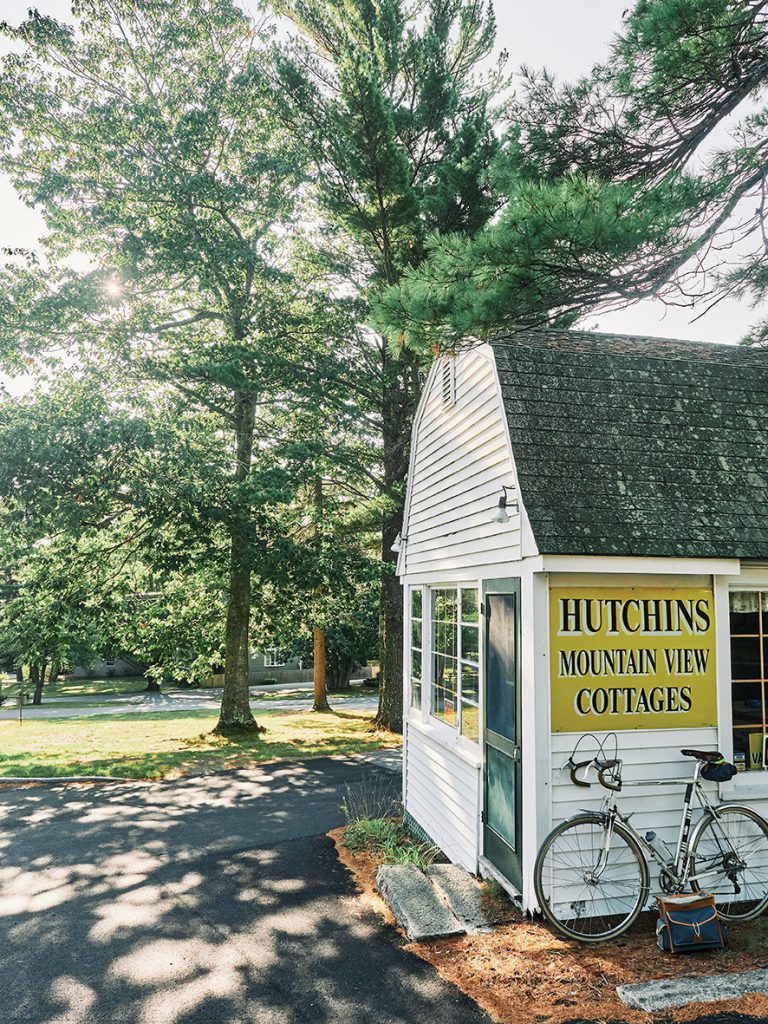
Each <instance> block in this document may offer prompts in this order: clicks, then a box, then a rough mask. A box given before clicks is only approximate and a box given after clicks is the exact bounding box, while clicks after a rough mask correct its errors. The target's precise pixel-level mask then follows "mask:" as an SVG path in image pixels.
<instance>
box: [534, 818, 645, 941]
mask: <svg viewBox="0 0 768 1024" xmlns="http://www.w3.org/2000/svg"><path fill="white" fill-rule="evenodd" d="M578 829H583V830H585V831H584V832H583V838H584V840H585V842H584V843H583V844H582V843H581V842H580V841H579V838H578V835H577V830H578ZM605 829H606V822H605V819H604V818H603V817H601V816H600V815H597V814H579V815H576V816H575V817H573V818H569V819H568V820H567V821H564V822H562V823H561V824H560V825H558V826H557V827H556V828H554V829H552V831H551V832H550V833H549V835H548V836H547V838H546V839H545V840H544V842H543V843H542V844H541V849H540V850H539V852H538V855H537V857H536V863H535V865H534V869H533V877H534V889H535V892H536V899H537V900H538V903H539V906H540V907H541V912H542V914H543V915H544V917H545V918H546V919H547V920H548V921H549V923H550V924H551V925H552V926H553V927H554V928H556V929H557V931H559V932H560V933H561V934H562V935H565V936H567V937H568V938H570V939H576V940H577V941H578V942H605V941H606V940H608V939H614V938H616V937H617V936H619V935H622V934H623V933H624V932H625V931H626V930H627V929H628V928H630V927H631V926H632V925H633V924H634V922H635V921H636V919H637V917H638V915H639V914H640V911H641V910H642V909H643V907H644V906H645V902H646V900H647V899H648V893H649V891H650V887H651V882H650V874H649V871H648V862H647V861H646V859H645V856H644V855H643V852H642V850H641V848H640V845H639V844H638V842H637V841H636V840H635V838H634V836H633V835H632V834H631V833H630V832H629V831H628V830H627V829H626V828H624V827H623V826H622V825H621V824H620V823H619V822H615V823H614V826H613V841H615V840H616V839H618V840H620V842H621V843H622V844H623V847H621V849H623V850H624V853H623V854H622V855H621V856H616V851H617V850H618V849H619V848H618V847H615V846H613V845H612V847H611V855H613V856H611V855H609V862H608V866H610V865H611V863H612V865H613V868H614V871H615V870H616V869H619V870H623V872H624V874H626V875H627V876H628V880H625V879H618V878H617V877H616V876H615V875H614V876H613V877H612V878H606V877H605V871H606V870H607V868H606V869H605V870H604V871H603V872H602V874H601V876H600V879H599V880H597V881H596V882H595V881H588V880H587V879H586V878H585V877H584V875H585V874H586V875H588V873H589V870H590V866H591V867H594V866H595V863H594V862H595V857H596V855H598V856H599V851H600V848H601V842H599V843H596V842H595V839H596V838H600V837H601V836H604V835H605ZM569 832H570V833H572V836H571V838H572V840H573V841H574V842H575V845H576V850H575V851H573V850H571V851H567V850H564V851H563V852H564V853H568V854H569V855H572V860H575V859H578V858H579V857H582V858H583V861H584V863H583V864H581V865H575V864H573V863H571V864H565V865H561V879H560V886H559V890H558V883H557V882H556V881H555V880H554V879H550V878H549V877H548V876H547V872H548V865H547V858H548V857H549V856H550V855H551V854H552V851H553V849H554V848H555V844H557V843H558V842H559V840H560V839H561V838H562V837H563V836H564V835H566V834H567V833H569ZM587 843H588V844H589V849H586V846H587ZM582 846H584V847H585V848H584V849H582ZM564 872H571V873H575V876H576V879H575V880H574V881H573V882H570V883H568V884H569V885H570V886H571V887H572V889H573V892H571V893H568V892H567V889H566V888H565V879H564V877H563V874H564ZM579 874H581V875H582V878H581V879H578V875H579ZM608 886H614V887H617V888H618V889H619V890H621V889H626V890H627V898H625V899H622V897H620V896H619V895H616V894H614V895H610V894H608V892H607V887H608ZM577 887H578V888H577ZM553 891H559V892H560V895H561V900H560V902H559V903H558V902H555V901H553V900H552V898H551V897H552V894H553ZM571 896H575V897H582V896H583V897H587V898H572V899H571V898H570V897H571ZM563 897H564V899H565V902H563ZM625 903H626V905H627V906H626V909H623V907H624V904H625ZM577 908H578V909H577ZM569 910H570V911H574V910H575V911H576V912H575V916H574V915H573V914H571V916H565V915H566V914H567V913H568V911H569ZM590 910H592V911H596V913H594V914H592V913H589V911H590ZM608 910H610V911H611V912H610V913H607V912H605V911H608ZM597 911H602V912H597Z"/></svg>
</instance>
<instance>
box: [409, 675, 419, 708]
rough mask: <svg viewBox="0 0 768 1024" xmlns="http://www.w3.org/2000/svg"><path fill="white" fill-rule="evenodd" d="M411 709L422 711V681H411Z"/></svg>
mask: <svg viewBox="0 0 768 1024" xmlns="http://www.w3.org/2000/svg"><path fill="white" fill-rule="evenodd" d="M411 707H412V708H416V710H417V711H419V710H420V709H421V680H420V679H412V680H411Z"/></svg>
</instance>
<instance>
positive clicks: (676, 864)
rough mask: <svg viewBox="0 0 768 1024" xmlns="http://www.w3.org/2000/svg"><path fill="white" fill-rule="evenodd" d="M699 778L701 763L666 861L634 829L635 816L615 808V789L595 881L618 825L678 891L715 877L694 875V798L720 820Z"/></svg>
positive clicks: (606, 805)
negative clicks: (675, 841)
mask: <svg viewBox="0 0 768 1024" xmlns="http://www.w3.org/2000/svg"><path fill="white" fill-rule="evenodd" d="M700 774H701V762H697V763H696V767H695V770H694V773H693V779H692V780H691V781H690V782H688V783H687V784H686V787H685V796H684V798H683V807H682V815H681V819H680V829H679V832H678V837H677V847H676V849H675V855H674V858H673V859H671V860H668V859H665V858H664V857H663V856H662V854H661V853H660V852H659V851H658V850H657V849H656V848H655V847H654V846H653V845H652V843H651V842H649V841H648V840H647V839H646V838H645V836H643V835H641V834H640V833H639V832H638V831H637V829H636V828H634V826H633V825H632V823H631V822H630V820H629V819H630V818H631V817H632V814H634V812H631V813H630V814H622V812H621V811H620V810H619V808H618V807H617V805H616V802H617V793H618V790H613V789H612V790H611V791H610V793H609V795H608V796H607V797H606V798H605V802H604V804H603V810H602V811H601V812H600V814H601V815H602V816H603V817H604V818H605V819H606V823H607V826H608V827H607V828H606V830H605V840H604V843H603V849H602V851H601V853H600V857H599V860H598V863H597V865H596V866H595V870H594V876H595V878H599V877H600V876H601V875H602V873H603V871H604V870H605V866H606V864H607V863H608V857H609V854H610V849H611V837H612V835H613V827H614V825H615V823H616V822H617V821H619V822H621V824H622V825H623V826H624V828H625V829H626V830H627V831H628V832H629V833H630V834H631V835H632V836H633V838H634V839H635V840H636V841H637V843H638V844H639V846H640V848H641V849H642V850H643V851H644V852H645V854H646V857H648V856H650V858H651V859H652V860H653V861H655V863H656V864H657V865H658V866H659V868H661V869H662V870H663V871H664V872H666V873H667V875H668V876H669V877H671V879H672V880H673V881H674V883H675V885H676V887H677V888H678V891H679V890H682V889H684V888H685V887H686V886H687V885H689V884H690V882H692V881H695V882H697V883H698V882H699V881H700V880H701V879H703V878H706V877H708V875H710V874H715V873H716V872H704V873H702V874H697V875H695V876H694V875H691V855H690V850H691V823H692V821H693V804H694V796H695V798H696V801H697V803H698V804H699V806H700V807H701V809H702V811H703V812H704V813H705V814H706V813H707V812H708V813H709V814H711V815H712V817H713V818H715V819H716V820H717V819H718V818H719V817H720V815H719V813H718V809H717V808H718V805H717V804H713V803H712V802H711V801H710V800H709V798H708V796H707V794H706V793H705V792H704V790H703V788H702V786H701V782H700ZM624 785H638V786H669V785H679V783H677V782H672V781H669V782H668V781H666V780H657V781H651V782H637V783H628V784H627V783H625V784H624ZM588 813H589V812H588ZM700 820H702V819H700ZM720 838H722V837H718V838H717V843H718V846H720ZM725 839H726V841H727V837H725ZM728 845H729V846H730V848H731V852H732V853H735V851H734V850H733V847H732V845H731V844H730V842H728ZM720 852H721V853H723V854H724V853H725V852H726V851H725V850H724V849H721V851H720Z"/></svg>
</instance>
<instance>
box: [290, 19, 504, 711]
mask: <svg viewBox="0 0 768 1024" xmlns="http://www.w3.org/2000/svg"><path fill="white" fill-rule="evenodd" d="M275 6H276V8H277V10H278V11H279V13H280V14H282V15H284V16H286V17H287V18H288V19H290V21H291V22H292V23H293V25H294V26H295V29H296V30H297V31H296V34H295V35H294V36H293V38H292V39H291V41H290V44H289V45H288V46H283V45H282V44H281V47H280V50H279V52H278V55H277V68H278V72H277V73H278V91H279V94H280V95H281V96H282V97H283V100H284V117H285V118H286V120H287V121H288V122H289V123H290V124H292V125H293V127H294V131H295V133H296V136H297V138H299V139H300V140H302V142H303V144H304V145H305V147H306V152H307V155H308V157H309V158H310V160H311V161H312V162H313V164H314V167H315V174H316V180H317V185H318V191H319V197H320V204H321V207H322V209H323V211H324V213H325V215H326V217H327V218H328V219H329V221H330V224H331V225H332V228H333V231H332V232H331V233H330V238H329V241H328V248H329V250H330V251H332V254H333V257H334V258H335V259H336V260H337V261H338V265H339V266H340V267H342V268H344V270H345V273H346V276H347V278H348V280H349V281H351V282H352V285H353V287H354V289H355V292H356V294H357V295H358V296H359V298H360V299H361V302H362V310H361V318H362V319H363V320H366V319H369V318H370V300H371V296H372V294H373V293H374V292H375V291H376V290H377V289H379V288H381V287H384V286H394V285H395V284H396V283H397V282H398V281H399V280H400V279H401V277H402V275H403V273H404V272H405V271H406V270H407V268H409V267H415V266H418V264H419V263H420V262H421V260H422V259H423V257H424V255H425V243H426V239H427V237H428V236H429V234H430V232H433V231H438V230H439V231H445V232H447V231H456V232H462V233H463V232H472V231H476V230H478V229H479V228H480V227H481V226H482V225H483V224H485V223H486V222H487V220H488V218H489V217H490V216H491V214H492V213H493V211H494V202H493V199H492V197H491V196H490V194H489V191H488V188H487V186H486V184H485V172H486V170H487V168H488V166H489V164H490V161H491V159H492V157H493V155H494V153H495V151H496V148H497V141H496V137H495V134H494V123H495V115H494V112H493V111H492V109H491V106H492V99H493V96H494V94H495V92H496V91H497V90H498V89H499V87H500V86H501V85H502V77H501V72H500V68H499V67H496V68H492V69H491V70H490V72H488V73H486V74H485V75H484V74H483V73H482V72H481V70H480V69H481V68H482V67H483V66H484V64H485V63H486V62H487V61H488V58H489V55H490V53H491V50H492V47H493V43H494V38H495V22H494V18H493V14H492V11H491V7H490V4H489V3H487V2H486V0H426V2H420V0H380V2H378V3H372V2H371V0H331V2H327V0H283V2H278V3H276V4H275ZM353 358H354V360H355V361H356V362H357V363H358V364H363V365H365V366H366V367H368V368H369V371H370V374H371V379H372V381H373V387H374V389H375V394H374V395H373V396H372V399H371V407H372V411H373V412H374V414H375V416H376V417H377V419H378V423H379V430H380V436H381V467H382V470H381V475H382V480H381V485H382V489H383V494H384V497H385V501H386V505H385V510H384V513H383V515H382V531H381V558H382V563H383V572H382V579H381V653H380V660H381V688H380V704H379V712H378V722H379V724H381V725H383V726H386V727H388V728H394V729H399V728H401V724H402V678H403V673H402V643H403V635H402V605H403V601H402V588H401V587H400V585H399V582H398V580H397V578H396V576H395V574H394V563H395V555H394V553H393V552H392V545H393V543H394V542H395V539H396V537H397V535H398V534H399V533H400V531H401V529H402V521H403V495H404V482H405V477H406V474H407V471H408V457H409V443H410V430H411V423H412V419H413V414H414V410H415V408H416V404H417V402H418V399H419V394H420V389H421V384H422V379H423V373H422V368H423V365H424V360H423V358H422V357H421V356H420V355H419V354H418V353H416V352H415V351H413V350H409V349H401V350H400V351H398V352H393V351H391V350H390V349H389V347H388V345H387V343H386V341H385V339H384V338H382V337H381V336H380V335H376V336H373V337H371V336H370V334H369V335H368V336H367V347H366V348H363V349H362V350H358V351H357V352H356V353H355V354H354V356H353Z"/></svg>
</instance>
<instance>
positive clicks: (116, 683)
mask: <svg viewBox="0 0 768 1024" xmlns="http://www.w3.org/2000/svg"><path fill="white" fill-rule="evenodd" d="M146 688H147V680H146V679H145V678H144V676H120V677H119V678H112V679H59V680H58V681H57V682H56V683H46V684H45V689H44V690H43V700H45V698H46V697H102V696H104V695H105V694H110V693H120V694H133V693H142V692H143V691H144V690H146Z"/></svg>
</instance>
